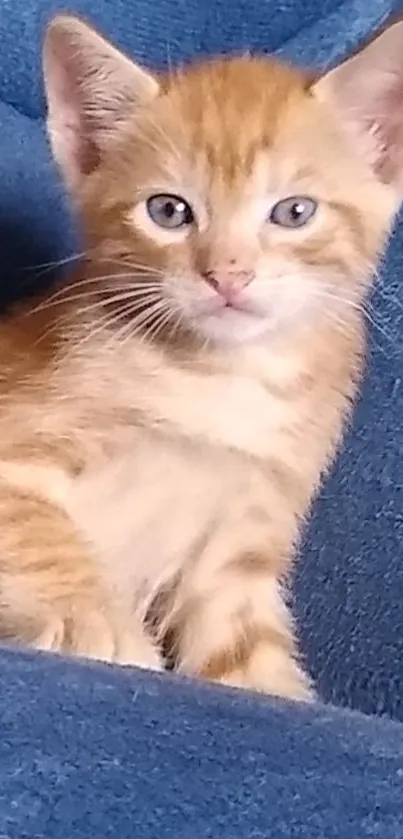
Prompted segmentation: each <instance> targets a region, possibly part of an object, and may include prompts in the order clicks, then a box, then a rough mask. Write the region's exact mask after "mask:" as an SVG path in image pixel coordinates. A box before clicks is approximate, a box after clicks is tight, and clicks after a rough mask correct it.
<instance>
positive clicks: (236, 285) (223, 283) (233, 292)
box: [202, 268, 255, 303]
mask: <svg viewBox="0 0 403 839" xmlns="http://www.w3.org/2000/svg"><path fill="white" fill-rule="evenodd" d="M202 276H203V279H204V280H205V281H206V283H208V285H209V286H211V288H213V289H214V291H216V292H217V294H219V295H220V296H221V297H223V298H224V300H225V301H226V302H227V303H231V302H232V301H233V300H235V299H236V297H237V296H238V295H239V293H240V292H241V291H242V290H243V289H244V288H246V286H248V285H249V283H251V282H252V280H253V279H254V277H255V272H254V271H248V270H246V269H237V268H217V269H214V268H212V269H208V270H206V271H203V275H202Z"/></svg>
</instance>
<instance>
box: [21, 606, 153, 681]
mask: <svg viewBox="0 0 403 839" xmlns="http://www.w3.org/2000/svg"><path fill="white" fill-rule="evenodd" d="M133 624H134V625H133ZM33 646H34V647H35V648H36V649H41V650H48V651H53V652H59V653H61V654H63V655H73V656H79V657H82V658H88V659H95V660H98V661H104V662H110V663H115V664H121V665H127V666H128V665H131V666H133V667H143V668H145V669H151V670H161V669H162V665H161V661H160V657H159V655H158V652H157V650H156V648H155V647H154V645H153V644H152V642H151V640H150V639H149V638H147V636H146V635H145V633H144V632H143V629H142V627H141V625H140V624H139V625H137V623H136V622H133V621H132V619H131V618H128V619H127V621H121V620H118V619H117V618H116V616H113V617H112V616H111V615H110V614H106V613H105V612H104V611H101V610H99V609H98V608H93V609H86V610H85V611H84V610H83V613H81V612H80V613H79V612H78V610H77V609H76V610H75V612H74V614H70V615H69V616H68V617H65V618H64V619H61V618H59V617H57V616H52V618H50V619H49V621H48V623H47V624H46V626H45V627H44V630H43V631H42V633H41V634H40V635H39V636H38V637H37V638H36V640H35V641H34V642H33Z"/></svg>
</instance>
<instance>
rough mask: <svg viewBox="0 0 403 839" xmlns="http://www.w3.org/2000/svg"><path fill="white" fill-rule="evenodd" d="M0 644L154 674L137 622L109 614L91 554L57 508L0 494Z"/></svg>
mask: <svg viewBox="0 0 403 839" xmlns="http://www.w3.org/2000/svg"><path fill="white" fill-rule="evenodd" d="M0 638H1V639H3V640H7V641H9V642H10V641H11V642H17V643H22V644H28V645H30V646H32V647H34V648H37V649H43V650H54V651H59V652H62V653H66V654H71V655H78V656H84V657H86V658H94V659H99V660H103V661H114V662H118V663H121V664H133V665H138V666H142V667H150V668H154V669H156V668H159V666H160V662H159V656H158V653H157V651H156V649H155V648H154V646H153V644H152V642H151V640H150V639H148V638H147V637H146V635H145V633H144V631H143V627H142V626H141V624H140V622H139V621H136V620H135V619H134V618H133V616H132V615H126V614H122V613H121V611H120V610H119V609H114V608H113V607H112V604H111V602H110V598H109V596H108V594H107V592H106V591H105V589H104V587H103V585H102V581H101V579H100V578H99V577H98V575H97V571H96V566H95V562H94V561H93V559H92V557H91V552H90V549H89V548H88V547H87V546H86V545H85V543H84V542H83V541H82V540H81V539H80V537H79V535H78V533H77V532H76V531H75V529H74V527H73V525H72V523H71V522H70V520H69V519H68V517H67V516H66V515H65V514H64V513H63V511H62V510H60V509H58V508H57V507H54V506H53V505H52V504H50V503H48V502H46V501H44V500H42V499H40V498H38V497H36V496H34V495H29V494H27V493H24V492H20V491H19V490H16V489H9V488H8V487H4V486H2V487H1V488H0Z"/></svg>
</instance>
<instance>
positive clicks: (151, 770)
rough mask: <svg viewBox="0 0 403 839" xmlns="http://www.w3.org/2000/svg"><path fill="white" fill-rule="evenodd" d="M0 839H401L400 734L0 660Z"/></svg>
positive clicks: (343, 717) (141, 681)
mask: <svg viewBox="0 0 403 839" xmlns="http://www.w3.org/2000/svg"><path fill="white" fill-rule="evenodd" d="M0 667H1V673H2V689H1V693H0V721H1V722H0V726H1V728H0V731H1V737H0V836H1V837H2V839H84V838H85V839H104V837H105V839H106V837H110V839H137V837H138V838H139V839H266V838H267V839H268V837H272V839H368V838H369V837H371V839H380V838H381V839H401V837H402V835H403V818H402V785H403V727H402V726H401V725H400V724H398V723H392V722H389V721H386V720H378V719H376V718H366V717H363V716H360V715H359V714H357V713H354V714H351V713H349V712H345V711H335V710H331V709H325V708H306V707H291V706H290V707H288V706H287V705H286V704H283V703H276V702H273V701H270V700H267V699H264V698H262V699H260V698H258V697H254V696H252V695H249V696H248V695H246V694H244V693H240V692H239V693H238V692H235V691H234V692H229V691H228V692H227V691H224V690H223V689H221V690H220V689H214V688H210V687H208V686H203V685H202V686H200V687H199V686H195V685H192V684H188V683H182V684H181V685H180V689H179V690H178V683H177V682H176V680H175V679H174V678H171V677H169V676H168V675H165V676H162V677H158V676H153V677H151V676H148V675H144V674H142V673H141V672H134V671H131V672H130V671H128V672H125V671H122V670H121V671H117V670H114V669H112V668H107V667H101V666H98V667H90V666H83V665H80V664H69V665H68V666H67V665H66V664H65V662H63V661H58V660H57V659H49V660H48V659H46V658H45V657H44V658H42V657H41V656H34V657H30V656H28V655H18V656H13V654H11V653H8V654H7V653H6V654H3V655H0Z"/></svg>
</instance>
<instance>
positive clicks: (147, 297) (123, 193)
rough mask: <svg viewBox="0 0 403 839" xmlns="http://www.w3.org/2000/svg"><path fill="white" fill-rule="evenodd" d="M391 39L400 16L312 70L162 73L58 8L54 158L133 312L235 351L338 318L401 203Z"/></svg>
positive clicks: (262, 65)
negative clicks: (312, 74)
mask: <svg viewBox="0 0 403 839" xmlns="http://www.w3.org/2000/svg"><path fill="white" fill-rule="evenodd" d="M402 47H403V23H397V24H395V25H394V26H392V27H391V28H390V29H389V30H387V31H386V32H385V33H383V34H382V35H381V36H380V37H378V38H377V39H376V40H375V41H374V42H372V44H370V45H369V46H368V47H366V48H365V49H364V50H363V51H362V52H360V53H359V54H357V55H356V56H355V57H353V58H351V59H349V60H348V61H346V62H345V63H344V64H342V65H341V66H340V67H338V68H336V69H335V70H332V71H330V72H329V73H327V74H326V75H325V76H324V77H322V78H321V79H320V80H319V81H312V78H308V77H307V76H306V75H304V74H303V73H301V72H299V71H296V70H293V69H291V68H289V67H287V66H284V65H282V64H279V63H277V62H274V61H271V60H266V59H263V58H251V57H245V58H233V59H220V60H216V61H211V62H206V63H204V64H201V65H198V66H194V67H191V68H189V69H186V70H178V71H177V72H172V73H170V74H169V75H167V76H164V77H161V78H157V77H156V76H154V75H151V74H149V73H148V72H146V71H145V70H143V69H141V68H140V67H138V66H137V65H135V64H133V63H132V62H131V61H130V60H129V59H128V58H127V57H125V56H124V55H122V54H121V53H120V52H118V51H117V50H116V49H115V48H114V47H113V46H111V45H110V44H109V43H107V42H106V41H105V40H104V39H103V38H101V37H100V36H99V35H98V34H97V33H95V32H94V30H92V29H91V28H89V27H88V26H87V25H86V24H84V23H83V22H81V21H79V20H77V19H76V18H70V17H57V18H56V19H55V21H54V22H53V23H52V24H51V26H50V28H49V31H48V34H47V38H46V42H45V48H44V71H45V83H46V90H47V99H48V127H49V133H50V137H51V142H52V146H53V151H54V155H55V158H56V159H57V161H58V163H59V164H60V166H61V169H62V171H63V174H64V177H65V180H66V182H67V185H68V187H69V189H70V191H71V193H72V194H73V196H74V199H75V201H76V202H77V204H78V207H79V210H80V212H81V214H82V217H83V221H84V228H85V231H86V235H87V238H88V242H87V244H88V246H89V248H90V249H91V253H92V255H93V259H94V263H95V264H96V265H97V266H98V268H99V267H100V266H102V265H104V266H105V265H107V264H108V263H109V264H110V266H113V272H112V268H111V270H110V279H109V283H108V290H109V292H108V293H112V294H113V278H112V273H115V274H116V275H117V274H119V275H120V278H119V284H118V285H117V286H116V287H117V288H118V290H119V291H120V292H121V294H122V295H123V297H122V298H121V299H125V301H126V303H125V305H126V310H125V311H126V313H127V314H128V315H129V316H131V317H133V322H134V323H135V322H136V319H137V321H138V322H139V323H140V322H141V323H142V324H143V325H147V326H148V325H149V324H150V323H151V322H154V323H157V326H158V323H159V324H160V326H163V325H166V324H169V325H170V327H171V328H172V331H174V332H175V331H177V330H181V331H182V333H183V334H188V335H192V334H193V335H198V336H200V337H201V338H202V339H203V340H206V339H210V340H211V341H213V342H216V343H219V344H221V345H229V344H233V343H243V342H246V341H250V340H255V341H256V340H260V341H261V340H266V341H267V340H269V339H270V335H271V334H273V333H278V332H279V331H281V330H283V331H284V330H290V329H299V328H300V327H301V326H302V327H306V326H308V327H310V328H311V327H313V326H314V325H315V322H316V321H317V319H323V318H330V319H331V320H334V321H342V320H343V318H346V317H348V313H349V312H350V311H353V310H354V309H355V308H356V307H357V306H358V305H359V304H360V301H361V299H362V296H363V294H364V293H365V289H366V288H367V287H368V285H369V282H370V278H371V274H372V271H373V268H374V265H375V263H376V259H377V255H378V253H379V250H380V249H381V248H382V246H383V244H384V241H385V237H386V235H387V233H388V230H389V228H390V224H391V221H392V219H393V216H394V214H395V212H396V210H397V208H398V206H399V204H400V200H401V191H402V187H403V166H402V164H403V49H402ZM105 273H107V271H106V269H105V267H104V268H103V269H102V267H101V270H99V274H102V275H105ZM123 276H124V280H122V277H123ZM100 282H101V281H100ZM123 286H124V289H125V290H126V292H127V294H126V298H125V297H124V291H123V292H122V287H123ZM116 296H119V295H116ZM139 318H140V320H139ZM141 319H142V320H141ZM169 332H170V330H168V334H169Z"/></svg>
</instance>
